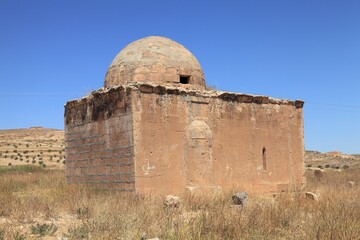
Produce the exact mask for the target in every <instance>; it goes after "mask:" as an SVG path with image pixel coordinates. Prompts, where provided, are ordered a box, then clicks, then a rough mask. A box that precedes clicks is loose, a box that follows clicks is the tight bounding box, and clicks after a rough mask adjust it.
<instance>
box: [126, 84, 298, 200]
mask: <svg viewBox="0 0 360 240" xmlns="http://www.w3.org/2000/svg"><path fill="white" fill-rule="evenodd" d="M132 96H133V97H132V101H133V109H134V110H133V113H134V117H133V120H134V143H135V146H136V147H135V163H136V164H135V165H136V167H135V172H136V190H137V191H138V192H154V191H156V192H160V193H178V192H181V191H184V189H185V188H188V189H189V190H191V191H193V190H194V189H195V190H196V189H201V188H204V189H205V188H210V189H211V188H214V189H218V186H219V187H221V188H222V189H227V188H233V187H236V188H238V189H239V188H241V189H244V190H247V191H281V190H284V189H288V188H289V187H291V186H299V185H301V183H302V181H303V168H304V166H303V154H304V144H303V120H302V105H303V102H301V101H295V102H293V101H286V100H276V99H271V98H269V97H262V96H251V95H244V94H232V93H219V92H212V93H210V92H196V91H188V92H184V91H181V90H176V89H165V88H162V87H152V86H147V85H141V86H139V91H137V90H134V91H133V94H132Z"/></svg>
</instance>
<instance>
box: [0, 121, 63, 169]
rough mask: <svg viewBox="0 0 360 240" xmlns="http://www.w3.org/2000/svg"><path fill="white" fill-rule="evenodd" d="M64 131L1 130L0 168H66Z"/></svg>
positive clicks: (36, 129) (37, 129)
mask: <svg viewBox="0 0 360 240" xmlns="http://www.w3.org/2000/svg"><path fill="white" fill-rule="evenodd" d="M64 161H65V157H64V131H63V130H57V129H49V128H42V127H31V128H21V129H10V130H0V166H11V165H20V164H21V165H24V164H38V165H41V166H44V167H49V168H63V167H64V163H65V162H64Z"/></svg>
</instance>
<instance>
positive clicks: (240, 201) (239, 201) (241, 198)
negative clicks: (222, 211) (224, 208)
mask: <svg viewBox="0 0 360 240" xmlns="http://www.w3.org/2000/svg"><path fill="white" fill-rule="evenodd" d="M247 198H248V193H247V192H239V193H235V194H234V195H233V196H232V202H233V204H234V205H241V206H243V205H244V204H245V203H246V201H247Z"/></svg>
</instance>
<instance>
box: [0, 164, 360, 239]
mask: <svg viewBox="0 0 360 240" xmlns="http://www.w3.org/2000/svg"><path fill="white" fill-rule="evenodd" d="M0 178H1V182H0V239H39V238H40V239H148V238H155V237H158V238H160V239H359V236H360V202H359V201H358V199H360V191H359V186H358V185H357V184H355V186H353V187H350V186H348V181H355V182H356V183H360V170H359V169H351V168H349V169H346V170H344V171H341V172H338V171H327V172H324V173H323V175H322V176H321V177H319V178H316V177H314V176H313V174H312V173H311V172H308V173H307V181H308V184H307V186H306V188H305V189H304V190H302V191H294V192H284V193H281V194H278V195H277V196H275V197H273V196H270V197H269V196H260V195H259V196H256V195H250V196H249V200H248V202H247V203H246V205H245V206H244V208H243V209H242V210H240V209H237V208H232V207H231V194H232V193H231V192H227V193H223V194H222V195H216V196H193V197H191V196H180V197H181V201H182V202H181V205H180V207H179V208H174V209H168V208H167V207H165V206H164V203H163V199H164V197H163V196H141V195H136V194H129V193H127V194H125V193H121V192H115V191H111V192H108V191H102V190H99V189H91V188H87V187H86V186H81V185H68V184H66V182H65V178H64V172H63V170H49V169H46V168H45V169H44V168H42V167H39V166H33V165H27V166H10V167H8V166H6V167H2V168H0ZM305 191H312V192H315V193H317V194H318V195H319V201H318V202H317V201H313V200H310V199H307V198H306V197H305V194H304V192H305Z"/></svg>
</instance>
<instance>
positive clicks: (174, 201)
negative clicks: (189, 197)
mask: <svg viewBox="0 0 360 240" xmlns="http://www.w3.org/2000/svg"><path fill="white" fill-rule="evenodd" d="M164 205H165V206H166V207H172V208H178V207H180V198H179V197H177V196H173V195H167V196H166V197H165V201H164Z"/></svg>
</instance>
